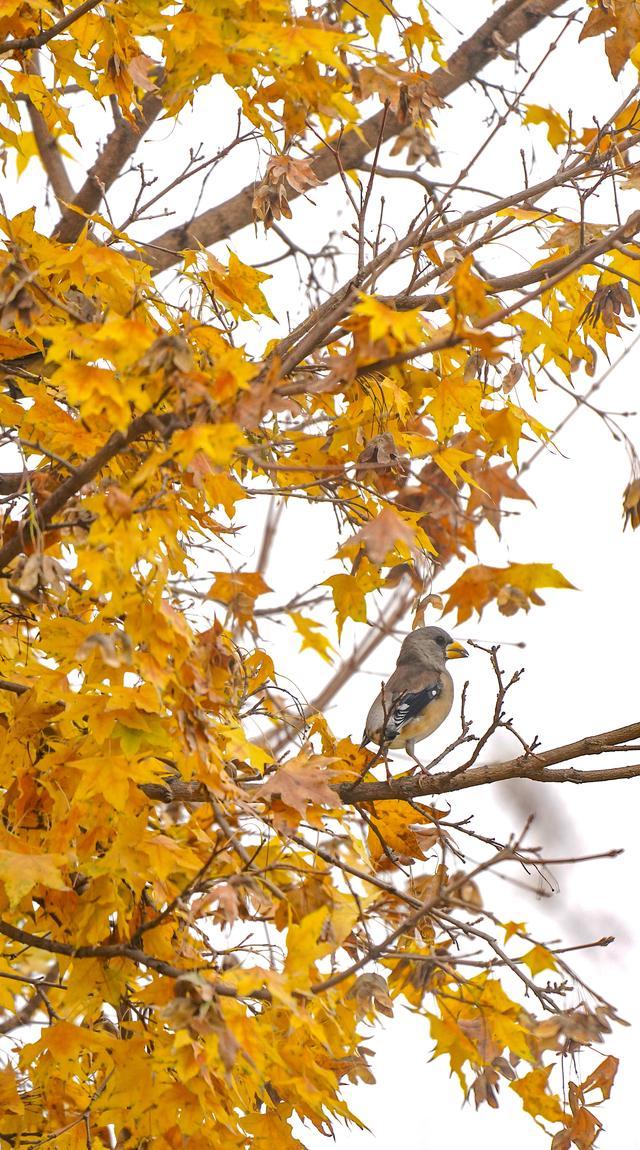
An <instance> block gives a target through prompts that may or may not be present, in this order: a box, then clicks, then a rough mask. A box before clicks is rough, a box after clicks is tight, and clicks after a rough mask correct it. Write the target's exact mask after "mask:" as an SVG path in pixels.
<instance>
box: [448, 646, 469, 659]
mask: <svg viewBox="0 0 640 1150" xmlns="http://www.w3.org/2000/svg"><path fill="white" fill-rule="evenodd" d="M445 654H446V656H447V659H466V658H467V655H468V654H469V652H468V651H467V648H466V647H463V646H462V643H449V646H448V647H447V650H446V652H445Z"/></svg>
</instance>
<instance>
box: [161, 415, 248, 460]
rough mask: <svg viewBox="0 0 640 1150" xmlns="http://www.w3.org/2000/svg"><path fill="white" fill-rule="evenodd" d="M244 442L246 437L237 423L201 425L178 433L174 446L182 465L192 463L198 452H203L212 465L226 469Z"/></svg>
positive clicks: (173, 442) (174, 437) (175, 436)
mask: <svg viewBox="0 0 640 1150" xmlns="http://www.w3.org/2000/svg"><path fill="white" fill-rule="evenodd" d="M243 442H244V435H243V433H242V431H241V430H240V428H239V427H238V425H237V424H236V423H199V424H197V425H196V426H195V427H188V428H186V430H184V431H177V432H176V433H175V435H174V436H173V440H172V446H173V447H174V448H175V450H176V452H177V455H178V459H179V460H180V462H181V463H184V464H188V463H190V462H191V460H192V459H193V457H194V455H195V454H196V452H198V451H202V453H203V454H204V455H206V457H207V459H208V460H209V462H210V463H213V464H214V465H215V466H216V467H224V466H225V465H226V464H228V463H230V462H231V460H232V459H233V456H234V454H235V450H236V448H237V447H239V446H240V444H241V443H243Z"/></svg>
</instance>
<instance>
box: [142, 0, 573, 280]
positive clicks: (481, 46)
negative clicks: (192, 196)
mask: <svg viewBox="0 0 640 1150" xmlns="http://www.w3.org/2000/svg"><path fill="white" fill-rule="evenodd" d="M563 3H564V0H507V2H506V3H505V4H503V5H502V7H501V8H500V9H499V10H498V11H497V12H494V13H493V15H492V16H490V17H489V19H488V20H486V21H485V23H484V24H482V25H481V27H480V28H478V29H477V30H476V31H475V32H474V33H473V35H472V36H470V37H469V39H468V40H466V41H465V42H464V43H463V44H461V45H460V47H459V48H458V49H457V51H456V52H454V53H453V56H452V57H451V59H450V60H449V61H448V63H447V67H446V68H438V69H437V70H436V71H435V72H434V73H433V75H432V77H431V80H430V84H431V88H432V90H433V92H434V93H435V95H436V96H439V97H440V98H441V99H444V98H446V97H447V96H450V95H451V94H452V93H453V92H455V91H456V89H457V88H460V87H461V86H462V85H463V84H466V83H468V82H469V81H470V80H472V79H474V77H475V76H477V74H478V73H479V72H481V71H482V69H483V68H485V67H486V66H487V64H488V63H490V61H491V60H494V59H495V58H496V57H497V56H499V55H500V53H501V52H502V51H504V49H505V48H506V47H507V45H509V44H513V43H515V42H517V41H518V40H520V39H521V37H522V36H524V35H525V34H526V33H527V32H529V31H531V29H532V28H535V27H536V26H537V25H538V24H539V23H541V21H542V20H544V19H545V18H546V17H547V16H549V15H550V14H551V13H552V12H554V11H555V9H556V8H559V7H561V5H562V4H563ZM401 127H402V125H401V124H399V123H398V120H397V119H396V117H395V116H394V115H393V114H392V113H391V112H389V113H388V114H387V115H386V119H385V110H384V109H383V110H382V111H380V112H377V113H376V115H374V116H371V117H370V118H369V119H368V120H365V121H364V122H363V123H362V124H359V125H358V130H357V132H356V131H350V132H347V133H346V134H345V135H344V136H343V138H342V140H341V142H340V149H339V164H338V163H337V162H336V156H335V152H334V151H332V150H331V149H328V148H322V149H321V150H319V151H318V152H316V154H315V156H314V158H313V160H312V161H311V168H312V170H313V172H314V175H315V176H316V177H317V178H318V179H319V180H321V181H325V180H328V179H330V178H331V177H332V176H335V175H337V174H338V173H339V171H340V168H342V170H343V171H348V170H350V169H352V168H357V167H358V165H359V164H360V162H361V161H362V160H363V159H364V157H365V156H366V155H367V154H368V153H369V152H370V151H373V149H374V148H376V147H377V145H378V143H379V142H383V143H384V142H385V141H386V140H389V139H391V138H392V137H393V136H396V135H397V134H398V132H399V131H400V130H401ZM301 194H302V193H301V192H298V191H296V190H295V189H293V188H292V189H291V191H290V192H289V193H288V199H289V200H293V199H295V198H296V197H297V196H299V195H301ZM253 195H254V185H253V184H248V185H247V187H245V188H243V189H242V191H240V192H237V193H236V195H235V196H232V197H231V198H230V199H228V200H225V201H224V203H222V204H218V205H217V207H215V208H210V209H209V210H208V211H206V212H202V213H201V214H200V215H199V216H196V218H195V219H193V220H191V221H188V222H185V223H183V224H181V225H179V226H178V227H175V228H171V229H169V230H168V231H166V232H163V233H162V234H161V235H159V236H157V237H156V238H155V239H154V240H153V241H152V243H150V244H149V245H148V246H146V247H144V248H143V250H144V251H145V255H146V258H147V260H148V261H149V263H150V264H151V266H152V267H154V268H155V270H156V271H163V270H164V269H165V268H169V267H171V266H172V265H173V264H175V263H176V262H177V261H178V259H179V252H180V251H182V250H183V249H184V248H198V247H199V246H200V245H202V246H203V247H209V246H210V245H211V244H214V243H217V242H219V241H220V240H223V239H226V238H227V237H228V236H230V235H232V234H233V233H234V232H237V231H240V229H241V228H244V227H247V226H248V225H249V224H251V223H252V221H253V208H252V204H253Z"/></svg>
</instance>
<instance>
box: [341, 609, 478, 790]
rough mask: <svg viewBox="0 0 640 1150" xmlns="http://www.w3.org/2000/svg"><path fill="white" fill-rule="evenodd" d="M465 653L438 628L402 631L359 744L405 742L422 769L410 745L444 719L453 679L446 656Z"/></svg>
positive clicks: (459, 656) (397, 744) (395, 744)
mask: <svg viewBox="0 0 640 1150" xmlns="http://www.w3.org/2000/svg"><path fill="white" fill-rule="evenodd" d="M468 654H469V652H468V651H467V650H466V649H465V648H464V647H463V646H462V644H461V643H455V642H454V641H453V639H452V638H451V635H448V634H447V632H446V631H443V629H442V627H418V628H417V629H416V630H415V631H412V632H411V634H410V635H407V637H406V639H405V640H404V643H403V644H402V646H401V648H400V654H399V655H398V662H397V663H396V669H395V671H394V672H393V674H392V675H391V678H390V679H388V680H387V682H386V683H385V685H384V686H383V688H382V690H381V691H380V694H379V695H378V697H377V699H376V700H375V701H374V703H373V704H372V707H371V710H370V711H369V714H368V715H367V721H366V724H365V729H364V738H363V740H362V746H363V747H364V746H365V745H366V744H367V743H370V742H374V743H377V744H378V746H379V747H380V748H381V749H383V750H384V751H386V750H387V749H388V748H396V747H404V749H405V750H406V752H407V754H408V755H409V757H410V758H412V759H413V761H414V762H415V763H417V765H418V766H419V767H420V768H421V769H422V770H424V769H425V768H424V767H423V764H422V763H421V762H420V760H419V759H418V758H417V757H416V755H415V751H414V747H415V744H416V743H417V742H419V741H420V739H426V738H427V735H431V734H432V733H433V731H435V730H436V729H437V728H438V727H439V726H440V724H441V723H443V722H444V720H445V719H446V717H447V715H448V714H449V711H450V710H451V707H452V705H453V679H452V678H451V675H450V674H449V672H448V671H447V668H446V666H445V663H446V660H447V659H463V658H466V656H467V655H468Z"/></svg>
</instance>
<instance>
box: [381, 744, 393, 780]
mask: <svg viewBox="0 0 640 1150" xmlns="http://www.w3.org/2000/svg"><path fill="white" fill-rule="evenodd" d="M382 756H383V762H384V773H385V776H386V780H387V782H388V783H390V782H391V771H390V770H389V748H388V747H384V749H383V750H382Z"/></svg>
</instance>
